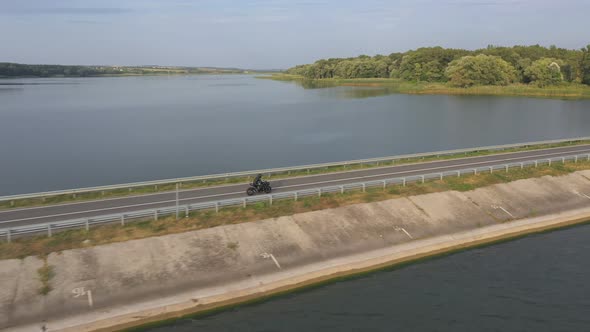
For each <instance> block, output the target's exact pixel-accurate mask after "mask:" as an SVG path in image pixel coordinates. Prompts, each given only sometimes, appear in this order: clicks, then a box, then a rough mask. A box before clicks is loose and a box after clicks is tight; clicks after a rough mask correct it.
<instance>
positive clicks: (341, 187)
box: [340, 186, 344, 194]
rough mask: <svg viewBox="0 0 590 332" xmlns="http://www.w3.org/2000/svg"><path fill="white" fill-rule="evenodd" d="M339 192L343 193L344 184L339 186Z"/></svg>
mask: <svg viewBox="0 0 590 332" xmlns="http://www.w3.org/2000/svg"><path fill="white" fill-rule="evenodd" d="M340 194H344V186H340Z"/></svg>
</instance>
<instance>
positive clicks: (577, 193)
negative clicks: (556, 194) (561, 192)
mask: <svg viewBox="0 0 590 332" xmlns="http://www.w3.org/2000/svg"><path fill="white" fill-rule="evenodd" d="M572 192H573V193H574V194H576V195H578V196H580V197H586V198H588V199H590V196H588V195H586V194H583V193H580V192H578V191H577V190H572Z"/></svg>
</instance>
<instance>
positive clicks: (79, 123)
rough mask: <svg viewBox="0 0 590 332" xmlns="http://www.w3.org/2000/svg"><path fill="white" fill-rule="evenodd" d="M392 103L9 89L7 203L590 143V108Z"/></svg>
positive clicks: (285, 92)
mask: <svg viewBox="0 0 590 332" xmlns="http://www.w3.org/2000/svg"><path fill="white" fill-rule="evenodd" d="M382 94H383V91H382V89H380V88H375V89H372V88H367V87H334V88H325V89H304V88H302V87H300V86H298V85H296V84H293V83H288V82H277V81H271V80H261V79H256V78H254V77H253V76H248V75H221V76H207V75H203V76H169V77H166V76H158V77H104V78H48V79H0V142H1V144H0V158H1V159H0V195H4V194H17V193H26V192H36V191H44V190H57V189H67V188H77V187H84V186H94V185H107V184H116V183H124V182H133V181H142V180H153V179H162V178H174V177H182V176H194V175H204V174H213V173H222V172H229V171H240V170H251V169H260V168H269V167H279V166H293V165H301V164H309V163H320V162H331V161H341V160H350V159H358V158H370V157H381V156H387V155H395V154H402V153H414V152H427V151H436V150H443V149H453V148H464V147H474V146H482V145H493V144H507V143H515V142H525V141H535V140H544V139H557V138H567V137H575V136H586V135H590V100H551V99H531V98H514V97H477V96H440V95H432V96H418V95H402V94H389V95H382ZM367 96H375V97H371V98H364V97H367ZM358 97H363V98H358Z"/></svg>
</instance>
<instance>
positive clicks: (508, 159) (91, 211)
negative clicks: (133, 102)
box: [0, 145, 590, 228]
mask: <svg viewBox="0 0 590 332" xmlns="http://www.w3.org/2000/svg"><path fill="white" fill-rule="evenodd" d="M583 153H590V145H578V146H570V147H561V148H552V149H546V150H534V151H525V152H516V153H503V154H497V155H490V156H482V157H470V158H461V159H453V160H441V161H435V162H426V163H417V164H407V165H399V166H388V167H377V168H367V169H363V170H355V171H347V172H339V173H329V174H321V175H312V176H304V177H296V178H295V177H294V178H288V179H279V180H272V179H271V184H272V186H273V192H284V191H293V190H301V189H309V188H318V187H322V186H330V185H342V184H347V183H355V182H363V181H372V180H381V179H388V178H395V177H404V176H412V175H420V174H428V173H439V172H446V171H452V170H458V169H465V168H471V167H481V166H491V165H498V164H505V163H517V162H521V161H526V160H534V159H543V158H553V157H560V156H568V155H574V154H583ZM246 188H247V185H245V184H232V185H225V186H217V187H208V188H199V189H188V190H182V191H180V194H179V197H180V204H190V203H197V202H206V201H216V200H223V199H230V198H237V197H245V195H246V194H245V191H246ZM174 204H175V193H174V192H164V193H157V194H147V195H140V196H127V197H121V198H112V199H103V200H96V201H86V202H78V203H66V204H60V205H50V206H41V207H32V208H23V209H9V210H0V228H8V227H17V226H23V225H31V224H37V223H47V222H53V221H61V220H68V219H76V218H85V217H92V216H99V215H106V214H116V213H123V212H130V211H137V210H145V209H153V208H160V207H169V206H173V205H174Z"/></svg>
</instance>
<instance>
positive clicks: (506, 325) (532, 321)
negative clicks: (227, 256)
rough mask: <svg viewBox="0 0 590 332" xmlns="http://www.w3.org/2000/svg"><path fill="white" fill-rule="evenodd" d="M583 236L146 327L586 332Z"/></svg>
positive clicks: (589, 321)
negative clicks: (159, 325)
mask: <svg viewBox="0 0 590 332" xmlns="http://www.w3.org/2000/svg"><path fill="white" fill-rule="evenodd" d="M588 239H590V225H586V226H580V227H577V228H572V229H566V230H561V231H557V232H553V233H546V234H540V235H533V236H530V237H527V238H523V239H520V240H516V241H512V242H506V243H502V244H497V245H494V246H490V247H484V248H478V249H473V250H469V251H464V252H460V253H456V254H453V255H450V256H446V257H442V258H437V259H432V260H427V261H422V262H420V263H415V264H412V265H408V266H405V267H402V268H399V269H396V270H389V271H381V272H377V273H373V274H369V275H366V276H364V277H360V278H355V279H351V280H346V281H341V282H337V283H332V284H329V285H326V286H322V287H319V288H315V289H311V290H308V291H303V292H300V293H293V294H290V295H288V296H283V297H279V298H275V299H271V300H269V301H266V302H263V303H259V304H256V305H248V306H242V307H237V308H234V309H231V310H227V311H225V312H222V313H219V314H216V315H212V316H208V317H201V318H194V319H184V320H180V321H177V322H176V323H174V324H171V325H168V326H163V327H159V328H152V329H149V331H150V332H172V331H174V332H193V331H211V332H214V331H228V332H229V331H249V332H250V331H251V332H271V331H293V332H299V331H323V332H326V331H504V332H505V331H588V330H590V283H589V282H588V280H590V264H588V262H589V261H590V241H588Z"/></svg>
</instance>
